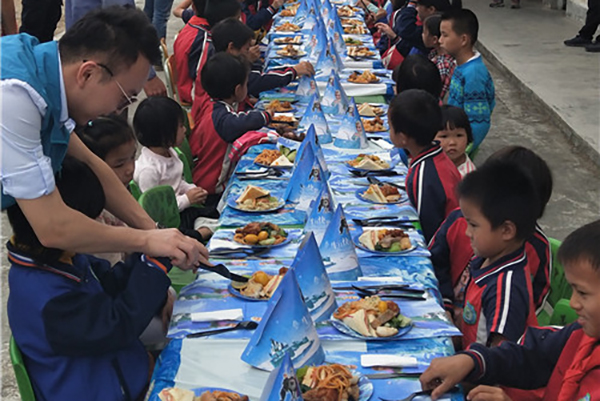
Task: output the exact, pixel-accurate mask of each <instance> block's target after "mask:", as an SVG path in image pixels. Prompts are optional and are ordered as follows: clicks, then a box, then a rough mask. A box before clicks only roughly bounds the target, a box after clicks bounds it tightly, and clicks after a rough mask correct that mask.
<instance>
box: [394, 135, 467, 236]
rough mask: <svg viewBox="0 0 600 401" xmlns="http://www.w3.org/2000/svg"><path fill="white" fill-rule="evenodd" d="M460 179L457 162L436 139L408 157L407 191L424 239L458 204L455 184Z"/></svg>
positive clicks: (430, 234) (431, 234)
mask: <svg viewBox="0 0 600 401" xmlns="http://www.w3.org/2000/svg"><path fill="white" fill-rule="evenodd" d="M460 180H461V177H460V174H459V172H458V170H457V169H456V166H455V165H454V163H452V161H451V160H450V158H448V156H447V155H446V154H445V153H444V150H443V149H442V148H441V147H440V145H439V142H434V144H432V145H431V146H430V147H429V148H427V149H426V150H424V151H423V152H422V153H421V154H419V155H417V156H416V157H414V158H413V159H412V160H411V163H410V167H409V169H408V174H407V175H406V193H407V195H408V198H409V199H410V201H411V203H412V204H413V206H414V207H415V208H416V209H417V212H418V213H419V220H420V222H421V227H422V229H423V235H424V236H425V240H426V241H427V242H429V241H430V240H431V238H432V237H433V235H434V234H435V232H436V231H437V229H438V228H439V227H440V225H441V224H442V222H443V221H444V219H445V218H446V216H447V215H448V214H450V212H451V211H452V210H454V209H456V208H457V207H458V200H457V199H456V194H455V188H456V185H457V184H458V183H459V182H460Z"/></svg>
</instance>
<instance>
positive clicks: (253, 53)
mask: <svg viewBox="0 0 600 401" xmlns="http://www.w3.org/2000/svg"><path fill="white" fill-rule="evenodd" d="M259 58H260V47H259V46H258V45H254V46H250V50H249V51H248V60H250V62H251V63H252V64H254V63H256V61H258V59H259Z"/></svg>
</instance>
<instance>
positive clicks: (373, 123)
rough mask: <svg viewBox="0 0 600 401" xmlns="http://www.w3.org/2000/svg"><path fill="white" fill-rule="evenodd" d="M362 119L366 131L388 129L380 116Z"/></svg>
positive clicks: (384, 130)
mask: <svg viewBox="0 0 600 401" xmlns="http://www.w3.org/2000/svg"><path fill="white" fill-rule="evenodd" d="M359 113H360V112H359ZM361 121H362V124H363V127H364V129H365V132H386V131H387V130H388V128H387V127H386V126H385V123H384V122H383V120H382V119H381V117H379V116H377V117H375V118H361Z"/></svg>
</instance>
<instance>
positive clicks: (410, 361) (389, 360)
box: [360, 354, 417, 368]
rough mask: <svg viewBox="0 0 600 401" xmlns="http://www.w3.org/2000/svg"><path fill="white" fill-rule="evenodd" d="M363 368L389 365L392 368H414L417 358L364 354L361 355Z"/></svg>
mask: <svg viewBox="0 0 600 401" xmlns="http://www.w3.org/2000/svg"><path fill="white" fill-rule="evenodd" d="M360 364H361V366H362V367H363V368H370V367H373V366H388V367H391V368H413V367H416V366H417V358H415V357H412V356H399V355H391V354H363V355H361V356H360Z"/></svg>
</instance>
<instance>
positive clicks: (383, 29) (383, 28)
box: [375, 22, 398, 40]
mask: <svg viewBox="0 0 600 401" xmlns="http://www.w3.org/2000/svg"><path fill="white" fill-rule="evenodd" d="M375 28H377V30H378V31H379V32H380V33H381V34H382V35H386V36H387V37H388V38H390V39H391V40H394V39H396V37H397V36H398V35H396V32H394V30H393V29H392V27H391V26H389V25H388V24H385V23H383V22H378V23H376V24H375Z"/></svg>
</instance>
